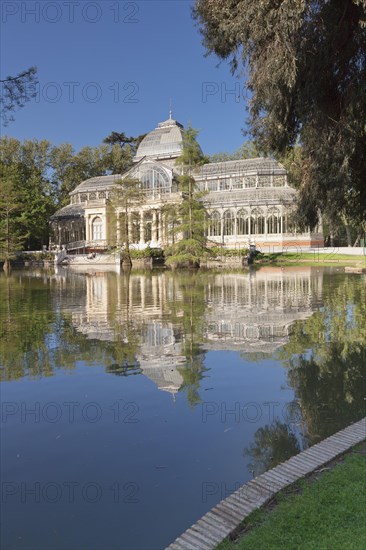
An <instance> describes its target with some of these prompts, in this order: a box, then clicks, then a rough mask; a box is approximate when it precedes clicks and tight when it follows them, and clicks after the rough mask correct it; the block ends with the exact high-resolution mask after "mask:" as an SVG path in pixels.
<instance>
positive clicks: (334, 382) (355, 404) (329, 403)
mask: <svg viewBox="0 0 366 550" xmlns="http://www.w3.org/2000/svg"><path fill="white" fill-rule="evenodd" d="M343 353H344V348H343V345H342V344H341V343H331V344H329V345H328V350H327V357H322V358H321V359H317V358H314V357H310V358H306V357H305V356H300V357H296V358H294V359H291V360H290V370H289V375H288V376H289V381H290V384H291V385H292V386H293V388H294V389H295V391H296V394H297V396H298V398H299V400H300V403H301V409H302V415H303V418H304V420H305V423H306V426H307V432H308V437H309V443H310V444H314V443H316V442H317V441H319V440H321V439H324V438H325V437H328V436H329V435H331V434H332V433H334V432H336V431H338V430H340V429H342V428H344V427H345V426H347V425H348V424H351V423H352V422H355V421H356V420H358V419H360V418H362V417H363V416H364V415H365V401H364V397H365V366H366V349H365V348H361V349H359V348H357V347H354V346H349V347H348V349H347V352H346V353H345V354H344V355H342V354H343Z"/></svg>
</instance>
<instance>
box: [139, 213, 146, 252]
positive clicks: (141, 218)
mask: <svg viewBox="0 0 366 550" xmlns="http://www.w3.org/2000/svg"><path fill="white" fill-rule="evenodd" d="M140 244H145V226H144V211H143V210H140Z"/></svg>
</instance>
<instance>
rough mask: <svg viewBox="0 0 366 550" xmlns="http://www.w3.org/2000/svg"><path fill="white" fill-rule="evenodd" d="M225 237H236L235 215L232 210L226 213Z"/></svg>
mask: <svg viewBox="0 0 366 550" xmlns="http://www.w3.org/2000/svg"><path fill="white" fill-rule="evenodd" d="M224 235H234V214H233V213H232V212H231V210H226V212H224Z"/></svg>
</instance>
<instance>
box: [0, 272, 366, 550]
mask: <svg viewBox="0 0 366 550" xmlns="http://www.w3.org/2000/svg"><path fill="white" fill-rule="evenodd" d="M71 269H72V268H67V269H65V268H63V269H61V268H60V269H57V270H56V271H53V270H52V271H43V270H35V271H14V272H13V273H12V274H11V275H10V276H9V277H5V275H1V276H0V291H1V296H0V321H1V344H0V377H1V383H0V391H1V401H2V408H1V429H2V438H1V489H2V512H1V515H2V517H1V520H2V529H1V547H2V548H4V549H5V548H6V549H7V550H10V549H19V550H25V549H26V550H30V549H32V550H33V549H34V550H43V549H45V550H46V549H47V550H64V549H67V550H79V549H83V550H84V549H85V550H91V549H97V550H102V549H103V550H104V549H105V550H109V549H111V550H112V549H128V550H132V549H136V550H137V549H138V550H152V549H154V550H155V549H163V548H165V546H166V545H168V544H169V543H170V542H171V541H172V540H173V539H174V538H175V537H177V536H178V535H179V534H180V533H181V532H182V531H183V530H185V529H186V528H187V527H189V526H190V525H191V524H192V523H193V522H195V521H196V520H197V519H199V517H200V516H201V515H203V514H204V513H205V512H206V511H207V510H208V509H210V508H211V507H212V506H214V505H215V504H216V503H217V502H218V501H220V500H221V499H222V498H225V497H226V496H227V495H228V494H229V493H230V492H232V491H233V490H235V489H236V488H237V487H238V485H239V484H242V483H244V482H245V481H248V480H249V479H251V478H252V477H253V476H254V475H257V474H259V473H261V472H263V471H264V470H266V469H268V468H271V467H273V466H274V465H276V464H277V463H278V462H281V461H283V460H285V459H287V458H288V457H289V456H291V455H294V454H296V453H298V452H299V451H301V450H302V449H304V448H306V447H307V446H309V445H312V444H314V443H316V442H318V441H319V440H321V439H323V438H324V437H326V436H328V435H330V434H331V433H333V432H334V431H336V430H338V429H340V428H342V427H344V426H346V425H347V424H349V423H351V422H352V421H356V420H358V419H359V418H361V417H362V416H364V403H365V402H364V387H365V371H364V369H365V364H366V351H365V348H366V346H365V344H366V286H365V277H364V276H360V275H354V274H349V275H347V274H344V273H343V272H342V270H341V269H336V268H334V269H333V268H332V269H328V270H327V269H321V268H320V269H317V268H310V267H301V268H298V267H294V268H287V269H280V268H262V269H259V270H251V271H250V272H244V271H243V272H238V273H234V272H232V273H224V272H220V273H215V272H200V273H180V274H179V273H177V274H173V273H171V272H167V271H158V272H147V273H146V272H145V273H139V272H136V273H135V272H132V273H131V274H124V273H122V274H119V273H116V272H112V271H110V272H102V271H100V272H95V271H92V272H89V273H87V272H82V271H80V272H76V271H72V270H71Z"/></svg>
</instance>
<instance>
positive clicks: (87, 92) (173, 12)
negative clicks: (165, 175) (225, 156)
mask: <svg viewBox="0 0 366 550" xmlns="http://www.w3.org/2000/svg"><path fill="white" fill-rule="evenodd" d="M191 6H192V2H190V1H188V0H177V1H176V0H165V1H155V0H146V1H136V2H129V1H117V0H114V1H113V0H104V1H97V2H93V1H83V0H69V1H66V0H58V1H31V0H28V1H19V2H18V1H5V0H4V1H3V2H2V8H1V9H2V13H1V27H2V29H1V30H2V33H1V34H2V38H1V46H2V47H1V78H4V77H5V76H8V75H15V74H17V73H19V72H20V71H22V70H24V69H25V68H28V67H29V66H32V65H36V66H37V67H38V71H39V80H40V86H39V93H38V96H37V98H36V99H35V100H32V101H31V102H29V103H28V104H27V105H26V106H25V107H24V108H23V109H21V110H20V111H19V112H17V113H16V117H15V122H12V123H10V124H9V125H8V126H7V127H6V128H2V135H4V134H6V135H10V136H13V137H16V138H18V139H21V140H23V139H31V138H37V139H48V140H50V141H51V142H52V143H55V144H59V143H62V142H66V141H67V142H69V143H72V144H73V146H74V147H75V149H79V148H80V147H82V146H83V145H98V144H100V143H101V142H102V140H103V138H104V137H106V136H107V135H108V134H109V133H110V132H111V131H112V130H114V131H124V132H125V133H126V134H127V135H138V134H142V133H145V132H148V131H150V130H152V129H153V128H155V127H156V125H157V123H158V122H160V121H162V120H165V119H167V118H168V116H169V103H170V99H171V100H172V104H173V117H174V118H175V119H177V120H179V121H180V122H181V123H182V124H184V125H185V126H186V125H187V124H188V123H191V124H192V126H193V127H194V128H197V129H200V130H201V132H200V135H199V141H200V144H201V146H202V149H203V151H204V152H205V153H207V154H212V153H215V152H219V151H229V152H231V151H234V150H235V149H237V148H238V147H239V146H240V145H241V144H242V143H243V141H244V140H245V138H244V137H243V135H242V129H243V127H244V125H245V118H246V111H245V106H246V103H245V91H243V81H239V80H238V79H237V78H236V77H233V76H232V75H231V74H230V70H229V67H228V65H227V63H225V62H223V63H221V64H220V66H219V67H217V65H218V59H217V58H215V57H213V56H210V57H205V56H204V54H205V50H204V48H203V46H202V44H201V37H200V35H199V32H198V29H197V28H196V27H195V23H194V21H193V20H192V18H191ZM233 92H234V93H233Z"/></svg>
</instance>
